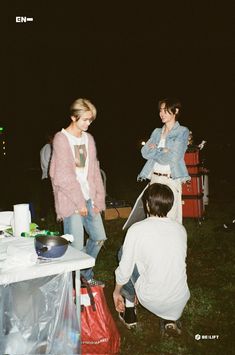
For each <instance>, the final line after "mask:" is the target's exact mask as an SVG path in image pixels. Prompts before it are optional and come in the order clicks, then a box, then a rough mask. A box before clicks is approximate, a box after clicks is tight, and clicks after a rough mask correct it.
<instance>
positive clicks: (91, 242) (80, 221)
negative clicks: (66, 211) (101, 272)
mask: <svg viewBox="0 0 235 355" xmlns="http://www.w3.org/2000/svg"><path fill="white" fill-rule="evenodd" d="M86 204H87V206H86V207H87V209H88V215H87V216H85V217H83V216H81V215H80V214H73V215H71V216H69V217H65V218H64V220H63V224H64V233H65V234H72V235H73V237H74V241H73V243H72V246H73V247H75V248H76V249H78V250H81V251H83V252H84V253H86V254H88V255H90V256H92V257H93V258H95V259H96V257H97V255H98V254H99V251H100V249H101V247H102V245H103V244H104V241H105V240H106V239H107V238H106V234H105V230H104V226H103V221H102V218H101V215H100V213H97V214H96V213H94V211H93V208H92V202H91V200H88V201H87V202H86ZM84 228H85V231H86V232H87V234H88V238H87V241H86V246H84ZM81 274H82V275H83V276H84V277H85V278H86V279H87V280H90V279H91V278H93V276H94V273H93V271H92V268H89V269H85V270H82V272H81Z"/></svg>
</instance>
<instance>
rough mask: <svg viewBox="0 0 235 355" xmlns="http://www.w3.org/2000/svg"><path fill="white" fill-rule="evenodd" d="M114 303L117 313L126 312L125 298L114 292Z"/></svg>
mask: <svg viewBox="0 0 235 355" xmlns="http://www.w3.org/2000/svg"><path fill="white" fill-rule="evenodd" d="M113 301H114V305H115V309H116V311H117V312H124V311H125V303H124V298H123V297H122V295H121V294H120V293H119V292H116V291H114V292H113Z"/></svg>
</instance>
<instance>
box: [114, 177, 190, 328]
mask: <svg viewBox="0 0 235 355" xmlns="http://www.w3.org/2000/svg"><path fill="white" fill-rule="evenodd" d="M143 200H144V206H145V207H146V211H147V215H148V217H147V218H146V219H144V220H143V221H141V222H137V223H135V224H133V225H132V226H131V227H130V228H129V230H128V232H127V235H126V238H125V241H124V244H123V247H122V251H121V252H119V260H120V262H119V266H118V268H117V269H116V271H115V275H116V287H115V290H114V292H113V299H114V304H115V308H116V310H117V311H118V312H119V318H120V319H121V321H122V322H123V323H124V324H125V325H126V327H127V328H129V329H130V328H132V327H135V326H136V324H137V317H136V303H137V302H136V300H137V299H138V301H139V302H140V303H141V304H142V306H143V307H145V308H147V309H148V310H149V311H150V312H152V313H154V314H156V315H157V316H158V317H159V318H160V329H161V333H162V334H166V335H170V334H172V335H177V334H180V333H181V329H180V322H179V318H180V316H181V314H182V312H183V309H184V307H185V305H186V303H187V301H188V300H189V297H190V293H189V289H188V285H187V276H186V262H185V259H186V253H187V234H186V230H185V228H184V227H183V226H182V225H181V224H180V223H178V222H176V221H174V220H172V219H170V218H168V217H166V216H167V213H168V212H169V211H170V209H171V207H172V205H173V202H174V196H173V193H172V190H171V189H170V188H169V187H168V186H166V185H163V184H158V183H154V184H152V185H150V186H149V187H148V188H147V189H146V190H145V192H144V195H143Z"/></svg>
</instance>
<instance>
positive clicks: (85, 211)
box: [78, 207, 88, 217]
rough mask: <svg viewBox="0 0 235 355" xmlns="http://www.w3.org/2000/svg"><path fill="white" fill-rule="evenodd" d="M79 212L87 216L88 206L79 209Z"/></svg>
mask: <svg viewBox="0 0 235 355" xmlns="http://www.w3.org/2000/svg"><path fill="white" fill-rule="evenodd" d="M78 213H79V214H80V216H83V217H85V216H87V215H88V210H87V208H86V207H82V208H81V209H80V210H79V211H78Z"/></svg>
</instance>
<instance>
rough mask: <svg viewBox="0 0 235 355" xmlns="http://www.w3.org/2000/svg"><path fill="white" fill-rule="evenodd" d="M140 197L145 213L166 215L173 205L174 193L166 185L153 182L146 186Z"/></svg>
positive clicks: (159, 215)
mask: <svg viewBox="0 0 235 355" xmlns="http://www.w3.org/2000/svg"><path fill="white" fill-rule="evenodd" d="M142 199H143V203H144V207H145V212H146V213H147V214H150V215H153V216H158V217H166V215H167V213H168V212H169V211H170V209H171V208H172V206H173V203H174V194H173V192H172V190H171V189H170V188H169V187H168V186H167V185H163V184H158V183H154V184H151V185H149V187H147V189H146V190H145V191H144V194H143V197H142Z"/></svg>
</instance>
